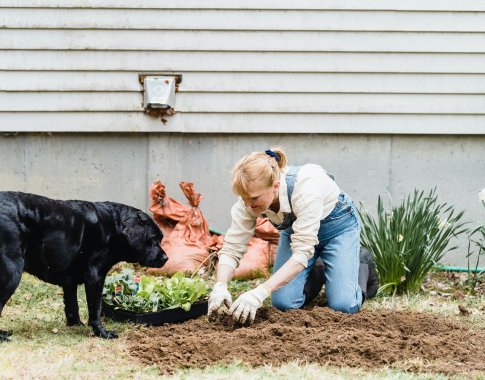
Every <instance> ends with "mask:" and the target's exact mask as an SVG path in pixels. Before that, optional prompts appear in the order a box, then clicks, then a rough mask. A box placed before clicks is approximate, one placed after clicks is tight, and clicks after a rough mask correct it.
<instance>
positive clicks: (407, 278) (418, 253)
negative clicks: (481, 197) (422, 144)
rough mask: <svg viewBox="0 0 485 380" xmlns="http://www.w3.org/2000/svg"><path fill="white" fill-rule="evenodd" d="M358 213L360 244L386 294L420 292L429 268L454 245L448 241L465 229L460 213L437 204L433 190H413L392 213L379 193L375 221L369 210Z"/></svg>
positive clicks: (445, 205) (453, 248) (452, 248)
mask: <svg viewBox="0 0 485 380" xmlns="http://www.w3.org/2000/svg"><path fill="white" fill-rule="evenodd" d="M361 208H362V207H361ZM359 214H360V217H361V220H362V233H361V240H362V244H363V245H364V246H366V247H367V248H368V249H369V250H370V251H371V252H372V254H373V255H374V259H375V261H376V265H377V270H378V272H379V277H380V282H381V284H382V286H381V289H380V291H381V292H382V291H386V292H387V293H389V294H395V293H414V292H417V291H419V289H420V286H421V284H422V282H423V280H424V278H425V276H426V274H427V273H428V272H429V271H430V269H431V268H432V267H433V266H434V265H435V264H436V263H438V261H439V260H440V259H441V258H442V257H443V256H444V254H445V253H446V252H449V251H452V250H455V249H456V248H457V246H453V247H448V245H449V243H450V240H451V239H452V238H453V237H457V236H458V235H460V234H462V233H464V232H465V231H466V229H465V228H464V227H463V226H464V224H465V223H462V222H461V219H462V216H463V212H460V213H458V214H456V215H455V212H454V210H453V207H452V206H448V205H447V204H446V203H443V204H439V203H438V202H437V196H436V189H433V190H431V191H430V192H429V194H428V195H425V193H424V191H418V190H414V193H413V194H410V195H408V196H407V197H406V198H405V199H403V201H402V202H401V204H400V205H399V206H398V207H394V206H392V207H391V212H386V211H385V210H384V206H383V202H382V199H381V197H380V196H379V197H378V202H377V218H376V219H375V220H374V218H373V217H372V216H371V215H370V214H369V213H368V212H365V211H362V210H360V211H359Z"/></svg>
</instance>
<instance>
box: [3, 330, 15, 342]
mask: <svg viewBox="0 0 485 380" xmlns="http://www.w3.org/2000/svg"><path fill="white" fill-rule="evenodd" d="M11 335H12V333H11V332H9V331H3V330H0V342H10V339H8V337H9V336H11Z"/></svg>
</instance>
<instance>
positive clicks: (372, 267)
mask: <svg viewBox="0 0 485 380" xmlns="http://www.w3.org/2000/svg"><path fill="white" fill-rule="evenodd" d="M359 258H360V265H359V286H360V288H361V289H362V293H363V295H364V298H365V299H367V298H373V297H375V295H376V294H377V290H378V289H379V276H378V274H377V269H376V263H375V261H374V257H373V256H372V253H371V252H370V251H369V250H368V249H367V248H365V247H361V248H360V252H359Z"/></svg>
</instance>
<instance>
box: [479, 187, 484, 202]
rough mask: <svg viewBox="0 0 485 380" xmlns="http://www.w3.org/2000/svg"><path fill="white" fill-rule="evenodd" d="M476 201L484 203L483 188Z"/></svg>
mask: <svg viewBox="0 0 485 380" xmlns="http://www.w3.org/2000/svg"><path fill="white" fill-rule="evenodd" d="M478 199H479V201H480V202H485V187H484V188H483V189H482V191H480V192H479V193H478Z"/></svg>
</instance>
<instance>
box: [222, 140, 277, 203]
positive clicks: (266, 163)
mask: <svg viewBox="0 0 485 380" xmlns="http://www.w3.org/2000/svg"><path fill="white" fill-rule="evenodd" d="M270 151H271V153H269V152H268V153H269V154H268V153H266V152H252V153H249V154H247V155H245V156H244V157H243V158H241V159H240V160H239V162H238V163H237V164H236V165H234V168H233V169H232V191H233V192H234V193H235V194H237V195H240V196H242V197H249V195H250V194H249V191H248V187H249V186H250V185H251V184H254V183H256V184H260V185H263V186H266V187H271V186H273V184H274V183H275V181H277V180H278V179H279V178H280V172H281V169H283V168H284V167H285V166H286V154H285V153H284V152H283V150H282V149H281V148H280V147H274V148H271V149H270ZM270 154H274V156H276V157H272V156H271V155H270Z"/></svg>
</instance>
